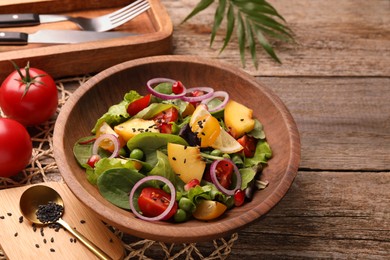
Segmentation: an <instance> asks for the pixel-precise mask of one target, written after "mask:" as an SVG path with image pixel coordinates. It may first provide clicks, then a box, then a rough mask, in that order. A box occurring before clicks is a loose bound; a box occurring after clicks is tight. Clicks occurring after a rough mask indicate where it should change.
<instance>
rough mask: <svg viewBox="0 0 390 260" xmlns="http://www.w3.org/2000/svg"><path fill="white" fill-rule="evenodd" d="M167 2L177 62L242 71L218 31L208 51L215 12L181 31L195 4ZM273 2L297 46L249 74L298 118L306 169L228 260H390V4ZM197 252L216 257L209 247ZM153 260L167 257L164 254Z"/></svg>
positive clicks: (282, 48)
mask: <svg viewBox="0 0 390 260" xmlns="http://www.w3.org/2000/svg"><path fill="white" fill-rule="evenodd" d="M161 2H162V3H163V5H164V6H165V7H166V9H167V11H168V13H169V15H170V17H171V19H172V22H173V25H174V31H173V37H172V44H173V53H174V54H192V55H196V56H202V57H206V58H211V59H213V60H221V61H225V62H228V63H229V64H232V65H234V66H237V67H238V68H241V64H240V58H239V54H238V51H237V50H238V48H237V42H236V40H234V41H233V42H231V43H230V44H229V46H228V47H227V49H226V50H225V51H224V52H223V53H222V54H220V55H219V54H218V53H219V47H220V46H221V42H222V40H223V38H222V37H223V32H222V33H221V35H220V36H219V37H217V39H216V42H215V44H214V45H213V46H212V47H211V48H209V40H210V32H211V28H212V21H213V15H214V9H209V10H206V11H204V12H202V13H201V14H199V16H197V17H194V18H193V19H191V20H189V21H188V22H186V23H184V24H180V23H181V21H182V20H183V18H184V17H185V16H186V15H187V14H189V12H190V11H191V10H192V8H193V7H194V6H195V5H196V4H197V3H198V1H192V0H180V1H177V0H161ZM270 3H272V4H273V5H274V6H275V7H276V8H277V9H278V11H279V12H280V13H281V14H282V15H283V16H284V17H285V18H286V20H287V22H288V24H289V25H290V26H291V28H292V29H293V30H294V32H295V34H296V38H297V41H298V44H297V45H289V44H284V43H283V44H281V43H275V46H276V49H275V50H276V52H277V53H278V54H279V56H280V58H281V60H282V62H283V63H282V64H277V63H275V62H273V61H272V60H271V59H269V58H268V57H266V55H265V54H264V53H263V52H262V50H261V49H259V54H260V56H259V57H260V66H259V69H258V70H256V69H255V68H254V67H253V66H252V64H251V62H250V60H249V58H248V62H247V64H246V65H247V66H246V68H245V70H246V71H247V72H249V73H250V74H251V75H253V76H256V77H257V80H258V81H259V82H261V83H264V84H265V85H266V86H268V87H269V88H271V89H272V90H273V91H274V92H275V93H276V94H277V95H278V96H279V97H280V98H281V99H282V100H283V102H284V103H285V104H286V106H287V107H288V109H289V110H290V112H291V114H292V115H293V117H294V119H295V120H296V122H297V126H298V129H299V132H300V135H301V142H302V157H301V159H302V160H301V165H300V167H301V168H300V171H299V173H298V175H297V177H296V179H295V181H294V184H293V186H292V187H291V189H290V190H289V192H288V193H287V195H286V196H285V197H284V199H283V200H282V201H281V202H280V203H279V204H278V205H276V207H275V208H273V210H271V211H270V212H269V213H268V214H267V215H266V216H265V217H264V218H262V219H260V220H259V221H257V222H256V223H253V224H251V225H250V226H248V227H247V228H245V229H244V230H242V231H240V232H239V233H238V234H239V239H238V241H236V242H235V244H234V247H233V248H232V251H231V254H230V257H229V258H228V259H318V258H325V259H388V256H389V255H390V241H389V237H390V234H389V226H390V223H389V219H390V216H389V204H390V202H389V198H390V189H389V182H390V167H389V161H390V160H389V157H388V156H389V154H390V149H389V142H390V141H389V127H390V125H389V117H390V113H389V102H388V100H389V99H390V94H389V87H390V84H389V83H390V82H389V80H390V33H389V30H390V27H389V24H390V22H389V19H390V15H389V12H390V1H387V0H370V1H364V0H342V1H338V0H329V1H316V0H279V1H276V0H270ZM0 10H3V9H1V8H0ZM50 64H55V62H54V61H53V62H52V63H50ZM43 65H44V64H43ZM45 66H46V65H45ZM128 237H130V238H132V239H134V238H133V237H132V236H131V235H128ZM197 248H198V249H199V250H200V251H202V252H208V253H209V254H211V253H212V252H213V251H214V247H213V245H212V243H211V241H210V242H205V243H197ZM148 256H149V257H152V258H153V259H160V258H161V257H160V254H159V252H158V250H156V251H151V252H149V254H148Z"/></svg>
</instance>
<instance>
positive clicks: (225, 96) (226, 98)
mask: <svg viewBox="0 0 390 260" xmlns="http://www.w3.org/2000/svg"><path fill="white" fill-rule="evenodd" d="M218 97H222V98H223V101H222V103H221V104H219V105H218V106H216V107H214V108H212V109H209V112H210V113H212V112H217V111H219V110H222V109H223V108H224V107H225V106H226V104H227V102H228V101H229V94H228V93H227V92H226V91H215V92H214V93H213V95H212V96H211V97H209V98H207V99H204V100H203V101H202V102H201V103H202V104H205V105H207V104H208V103H209V102H210V101H211V100H212V99H214V98H218Z"/></svg>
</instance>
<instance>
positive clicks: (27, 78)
mask: <svg viewBox="0 0 390 260" xmlns="http://www.w3.org/2000/svg"><path fill="white" fill-rule="evenodd" d="M11 63H12V65H13V66H14V68H15V70H16V71H17V72H18V74H19V76H20V80H18V79H17V81H19V82H21V83H23V84H24V85H26V87H25V89H24V92H23V95H22V98H23V97H24V96H25V95H26V94H27V92H28V90H29V89H30V86H31V85H33V84H35V83H39V84H41V85H45V83H44V82H42V81H38V80H37V78H39V77H45V76H47V75H46V74H40V75H37V76H35V77H31V75H30V62H29V61H28V62H27V65H26V67H24V69H25V72H26V75H23V74H22V71H21V70H20V68H19V66H18V65H17V64H16V63H15V62H14V61H12V60H11Z"/></svg>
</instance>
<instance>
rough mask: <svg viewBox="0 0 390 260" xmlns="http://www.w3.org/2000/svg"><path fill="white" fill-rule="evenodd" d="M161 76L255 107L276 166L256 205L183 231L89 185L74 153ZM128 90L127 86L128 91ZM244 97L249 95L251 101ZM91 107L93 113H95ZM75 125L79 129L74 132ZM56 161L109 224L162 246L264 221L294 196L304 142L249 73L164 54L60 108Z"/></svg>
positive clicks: (100, 79)
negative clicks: (116, 109) (115, 110)
mask: <svg viewBox="0 0 390 260" xmlns="http://www.w3.org/2000/svg"><path fill="white" fill-rule="evenodd" d="M156 75H160V76H161V77H166V78H172V79H177V80H180V81H182V82H183V83H184V82H185V84H186V83H188V84H190V85H192V86H212V87H213V88H214V89H215V90H220V89H224V90H226V91H227V92H228V93H229V95H230V96H231V97H232V98H234V100H236V101H238V102H240V103H242V104H245V105H246V106H248V107H250V108H253V117H254V118H257V119H258V120H259V121H260V122H261V123H262V125H263V127H264V131H265V132H266V135H267V142H268V143H269V145H270V146H271V147H272V159H271V160H270V161H269V162H268V165H267V167H265V169H264V170H263V173H262V176H261V178H263V179H264V180H267V181H269V183H270V184H269V186H268V187H267V189H265V190H262V191H259V192H256V193H255V195H254V198H253V201H252V202H253V203H251V204H245V205H243V206H241V207H236V208H234V209H232V210H229V212H228V213H227V214H224V216H223V217H222V218H219V219H216V220H215V221H209V222H202V221H197V220H194V219H192V220H190V221H187V222H185V223H181V224H180V225H175V224H172V223H166V222H165V223H164V222H161V221H155V222H149V223H148V224H147V225H145V221H144V220H140V219H137V218H135V217H134V215H133V214H132V213H130V212H128V211H125V210H123V209H120V208H118V207H116V206H114V205H112V204H110V203H109V202H108V201H107V200H106V199H104V198H103V197H102V196H101V195H100V194H99V191H98V189H97V188H96V187H95V186H93V185H91V183H89V182H88V180H87V179H86V178H85V170H84V169H83V168H81V167H80V166H79V164H78V162H77V161H76V160H75V158H74V154H73V146H74V144H75V143H76V142H77V141H78V140H79V139H80V138H81V137H85V136H89V135H90V134H91V129H92V128H93V127H94V125H95V122H96V120H97V119H98V118H99V117H100V116H101V115H102V114H103V113H105V112H106V111H107V109H108V108H109V107H110V106H111V105H113V104H117V103H118V102H119V101H120V100H123V95H124V94H125V93H127V92H128V91H129V89H133V90H136V91H138V92H139V93H141V94H146V88H145V87H144V86H145V84H146V82H147V81H148V80H149V79H151V78H154V77H156ZM129 86H130V87H129ZM246 91H250V92H251V93H252V95H251V96H248V95H247V94H246ZM91 107H94V108H95V109H90V108H91ZM75 126H77V128H75ZM53 142H54V147H56V149H55V150H54V155H55V158H56V162H57V165H58V168H59V170H60V171H61V174H62V176H63V177H64V179H65V182H66V183H67V184H68V186H69V188H70V189H71V190H72V191H73V192H74V193H75V195H76V196H77V197H78V198H79V199H80V200H81V201H82V202H84V203H85V204H86V205H87V206H88V207H89V208H91V209H92V210H94V211H95V212H96V213H97V214H98V215H99V216H100V217H101V218H102V219H103V220H104V221H105V222H107V223H110V224H111V225H113V226H115V227H117V228H119V229H121V230H122V231H125V232H127V233H130V234H132V235H134V236H138V237H140V238H146V239H152V240H156V241H162V242H176V243H190V242H199V241H209V240H212V239H216V238H219V237H222V236H226V235H229V234H232V233H234V232H235V231H236V230H239V229H241V228H243V227H244V226H246V225H248V224H249V223H251V222H253V221H255V220H256V219H257V218H258V217H260V216H262V215H264V214H266V213H267V212H268V211H269V210H270V209H271V208H272V207H273V206H274V205H276V204H277V203H278V201H279V200H280V199H281V198H282V197H283V196H284V194H285V193H286V192H287V190H288V189H289V187H290V185H291V183H292V181H293V180H294V177H295V175H296V173H297V169H298V165H299V160H300V140H299V134H298V132H297V128H296V125H295V122H294V120H293V119H292V117H291V115H290V114H289V112H288V111H287V109H286V107H285V106H284V104H283V103H282V102H281V100H280V99H279V98H278V97H277V96H275V95H274V93H273V92H272V91H270V90H269V89H268V88H266V87H264V86H262V85H260V84H258V83H257V82H256V81H255V80H254V78H252V77H251V76H250V75H248V74H247V73H244V72H243V71H240V70H237V69H236V67H234V66H229V65H228V64H226V63H219V62H215V61H209V60H205V59H202V58H200V57H192V56H179V55H175V56H173V55H167V56H158V57H148V58H143V59H138V60H134V61H129V62H126V63H122V64H119V65H117V66H114V67H112V68H110V69H108V70H105V71H103V72H102V73H100V74H98V75H96V76H95V77H93V78H91V79H90V80H89V81H88V82H87V83H85V84H84V85H83V87H82V88H79V89H77V90H76V91H75V92H74V93H73V94H72V96H71V97H70V98H69V100H68V101H67V102H66V104H65V105H64V106H63V107H62V109H61V113H60V115H59V116H58V118H57V122H56V126H55V130H54V140H53Z"/></svg>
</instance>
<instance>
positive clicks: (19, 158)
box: [0, 118, 32, 177]
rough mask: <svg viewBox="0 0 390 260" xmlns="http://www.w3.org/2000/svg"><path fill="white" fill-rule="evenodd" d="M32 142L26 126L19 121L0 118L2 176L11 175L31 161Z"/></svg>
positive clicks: (0, 163)
mask: <svg viewBox="0 0 390 260" xmlns="http://www.w3.org/2000/svg"><path fill="white" fill-rule="evenodd" d="M31 154H32V142H31V138H30V135H29V133H28V132H27V130H26V128H25V127H24V126H23V125H22V124H20V123H19V122H17V121H15V120H13V119H9V118H0V176H1V177H11V176H13V175H16V174H18V173H19V172H21V171H22V170H23V169H24V168H25V167H26V166H27V165H28V163H29V162H30V159H31Z"/></svg>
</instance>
